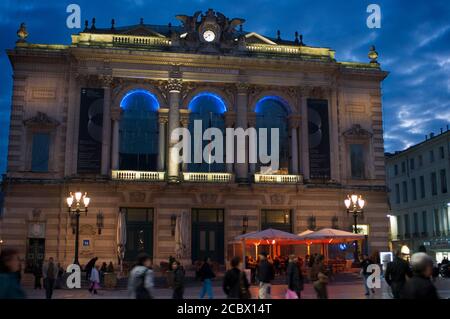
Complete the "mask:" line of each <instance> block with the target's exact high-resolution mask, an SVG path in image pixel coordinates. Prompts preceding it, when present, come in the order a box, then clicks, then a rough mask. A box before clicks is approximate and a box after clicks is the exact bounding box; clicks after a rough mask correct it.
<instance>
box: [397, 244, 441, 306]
mask: <svg viewBox="0 0 450 319" xmlns="http://www.w3.org/2000/svg"><path fill="white" fill-rule="evenodd" d="M411 268H412V274H413V275H412V278H411V279H410V280H408V281H407V282H406V283H405V285H404V287H403V290H402V291H401V292H400V298H401V299H439V296H438V293H437V290H436V287H435V286H434V285H433V283H432V281H431V277H432V275H433V259H431V257H430V256H428V255H427V254H426V253H422V252H420V253H415V254H414V255H412V256H411Z"/></svg>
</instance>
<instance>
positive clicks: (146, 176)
mask: <svg viewBox="0 0 450 319" xmlns="http://www.w3.org/2000/svg"><path fill="white" fill-rule="evenodd" d="M165 174H166V173H165V172H139V171H112V172H111V177H112V179H115V180H122V181H150V182H155V181H164V179H165Z"/></svg>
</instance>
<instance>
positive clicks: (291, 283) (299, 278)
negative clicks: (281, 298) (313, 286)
mask: <svg viewBox="0 0 450 319" xmlns="http://www.w3.org/2000/svg"><path fill="white" fill-rule="evenodd" d="M297 261H298V260H297V258H296V257H295V255H289V261H288V265H287V270H286V281H287V289H288V290H289V291H288V292H287V293H288V294H291V292H294V293H295V294H296V295H297V297H298V299H300V298H301V294H302V290H303V286H304V280H303V274H302V270H301V266H300V265H299V264H298V263H297Z"/></svg>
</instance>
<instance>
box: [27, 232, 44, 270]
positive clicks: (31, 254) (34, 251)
mask: <svg viewBox="0 0 450 319" xmlns="http://www.w3.org/2000/svg"><path fill="white" fill-rule="evenodd" d="M44 255H45V239H43V238H29V239H28V251H27V260H26V267H25V271H26V272H32V271H33V268H34V266H36V265H42V263H43V262H44Z"/></svg>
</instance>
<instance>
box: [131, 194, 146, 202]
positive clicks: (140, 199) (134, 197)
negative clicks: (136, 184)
mask: <svg viewBox="0 0 450 319" xmlns="http://www.w3.org/2000/svg"><path fill="white" fill-rule="evenodd" d="M144 201H145V193H142V192H132V193H130V202H132V203H143V202H144Z"/></svg>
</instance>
